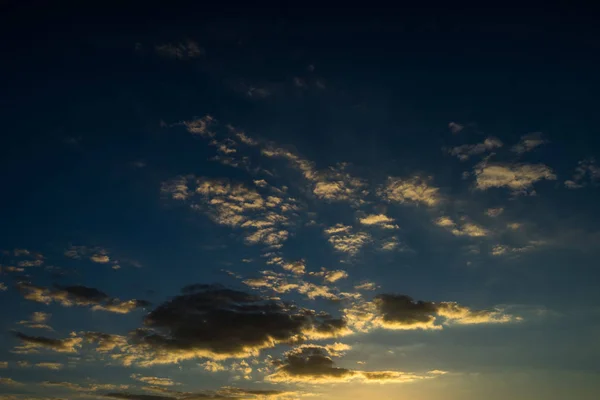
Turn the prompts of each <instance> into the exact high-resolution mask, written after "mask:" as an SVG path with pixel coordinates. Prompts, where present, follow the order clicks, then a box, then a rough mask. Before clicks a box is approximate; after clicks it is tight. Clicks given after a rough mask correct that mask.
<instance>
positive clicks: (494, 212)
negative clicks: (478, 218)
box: [485, 207, 504, 218]
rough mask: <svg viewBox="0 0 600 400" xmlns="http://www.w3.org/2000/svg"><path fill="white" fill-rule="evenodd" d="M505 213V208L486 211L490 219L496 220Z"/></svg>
mask: <svg viewBox="0 0 600 400" xmlns="http://www.w3.org/2000/svg"><path fill="white" fill-rule="evenodd" d="M503 212H504V208H503V207H495V208H488V209H487V210H485V215H487V216H488V217H492V218H495V217H497V216H499V215H500V214H502V213H503Z"/></svg>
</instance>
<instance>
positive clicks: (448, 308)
mask: <svg viewBox="0 0 600 400" xmlns="http://www.w3.org/2000/svg"><path fill="white" fill-rule="evenodd" d="M345 315H346V319H347V320H348V324H349V326H350V327H352V328H354V329H356V330H358V331H363V332H365V331H369V330H371V329H375V328H383V329H391V330H413V329H424V330H436V329H442V328H443V326H444V325H452V324H460V325H471V324H492V323H508V322H515V321H519V320H520V319H519V318H518V317H514V316H511V315H508V314H505V313H504V312H503V311H502V310H501V309H492V310H471V309H470V308H468V307H465V306H461V305H459V304H457V303H454V302H439V303H436V302H430V301H420V300H419V301H415V300H414V299H413V298H412V297H410V296H407V295H397V294H380V295H378V296H376V297H375V298H374V299H373V301H370V302H362V303H358V304H355V305H354V306H353V307H351V308H349V309H346V310H345Z"/></svg>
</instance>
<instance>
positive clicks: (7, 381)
mask: <svg viewBox="0 0 600 400" xmlns="http://www.w3.org/2000/svg"><path fill="white" fill-rule="evenodd" d="M0 385H5V386H23V383H21V382H18V381H15V380H14V379H12V378H4V377H0Z"/></svg>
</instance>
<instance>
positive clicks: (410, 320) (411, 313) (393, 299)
mask: <svg viewBox="0 0 600 400" xmlns="http://www.w3.org/2000/svg"><path fill="white" fill-rule="evenodd" d="M374 302H375V304H376V305H377V309H378V311H379V313H380V314H381V316H382V318H383V321H384V322H393V323H400V324H402V325H420V324H428V323H430V322H433V321H434V320H435V313H436V312H437V306H436V304H435V303H433V302H429V301H420V300H419V301H415V300H413V299H412V298H411V297H410V296H406V295H396V294H380V295H378V296H377V297H375V300H374Z"/></svg>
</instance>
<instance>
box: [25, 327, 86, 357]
mask: <svg viewBox="0 0 600 400" xmlns="http://www.w3.org/2000/svg"><path fill="white" fill-rule="evenodd" d="M15 336H16V337H17V338H18V339H19V340H21V342H22V345H21V346H18V347H16V348H15V353H17V354H29V353H37V352H38V351H39V350H40V349H45V350H52V351H55V352H57V353H77V351H78V349H79V348H80V347H81V343H82V341H83V339H82V338H80V337H77V336H76V335H74V334H72V336H71V337H69V338H65V339H52V338H47V337H44V336H29V335H26V334H24V333H21V332H15Z"/></svg>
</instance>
